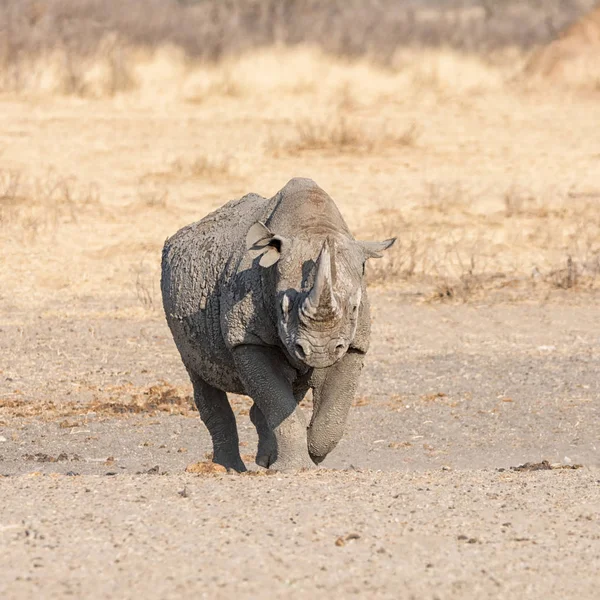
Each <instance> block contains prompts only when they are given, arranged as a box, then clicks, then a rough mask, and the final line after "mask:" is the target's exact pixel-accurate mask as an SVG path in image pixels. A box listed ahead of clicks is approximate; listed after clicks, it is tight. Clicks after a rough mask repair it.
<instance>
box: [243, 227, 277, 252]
mask: <svg viewBox="0 0 600 600" xmlns="http://www.w3.org/2000/svg"><path fill="white" fill-rule="evenodd" d="M272 238H273V233H272V232H271V230H270V229H269V228H268V227H267V226H266V225H265V224H264V223H261V222H260V221H258V222H257V223H254V225H252V227H250V229H249V230H248V233H247V235H246V250H250V248H264V247H265V246H268V245H269V242H270V241H271V239H272Z"/></svg>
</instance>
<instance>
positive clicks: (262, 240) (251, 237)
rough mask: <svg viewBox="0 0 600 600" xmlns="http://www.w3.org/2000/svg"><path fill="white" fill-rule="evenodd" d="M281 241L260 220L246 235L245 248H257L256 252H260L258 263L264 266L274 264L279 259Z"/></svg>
mask: <svg viewBox="0 0 600 600" xmlns="http://www.w3.org/2000/svg"><path fill="white" fill-rule="evenodd" d="M281 242H282V238H281V237H279V236H278V235H274V234H273V232H272V231H271V230H270V229H269V228H268V227H267V226H266V225H265V224H264V223H261V222H260V221H258V222H257V223H254V225H252V227H250V229H249V230H248V234H247V235H246V248H247V249H248V250H258V253H257V254H262V256H261V257H260V260H259V261H258V264H259V265H260V266H261V267H265V268H267V267H270V266H272V265H274V264H275V263H276V262H277V261H278V260H279V257H280V256H281Z"/></svg>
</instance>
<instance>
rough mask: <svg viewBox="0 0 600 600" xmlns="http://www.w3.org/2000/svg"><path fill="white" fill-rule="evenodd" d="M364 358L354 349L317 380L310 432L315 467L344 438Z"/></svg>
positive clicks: (310, 447) (311, 452)
mask: <svg viewBox="0 0 600 600" xmlns="http://www.w3.org/2000/svg"><path fill="white" fill-rule="evenodd" d="M364 356H365V355H364V354H363V353H362V352H358V351H356V350H352V349H350V350H349V351H348V353H347V354H346V355H345V356H344V357H343V358H342V359H341V360H340V361H338V362H337V363H335V364H334V365H332V366H331V367H328V368H327V369H323V371H322V373H321V374H318V375H317V377H316V379H317V381H316V385H315V388H314V390H313V402H314V408H313V415H312V419H311V421H310V425H309V428H308V451H309V453H310V457H311V458H312V460H313V461H314V462H315V464H319V463H320V462H322V461H323V459H324V458H325V457H326V456H327V455H328V454H329V453H330V452H331V451H332V450H333V449H334V448H335V447H336V446H337V443H338V442H339V441H340V439H341V438H342V435H343V433H344V427H345V425H346V419H347V417H348V410H349V409H350V406H351V405H352V400H353V399H354V394H355V393H356V386H357V384H358V378H359V376H360V372H361V370H362V367H363V362H364Z"/></svg>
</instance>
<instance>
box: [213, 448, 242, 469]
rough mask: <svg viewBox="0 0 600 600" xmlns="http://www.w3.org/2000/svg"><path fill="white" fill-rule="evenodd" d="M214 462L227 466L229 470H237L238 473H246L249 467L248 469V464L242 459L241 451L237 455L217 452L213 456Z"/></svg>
mask: <svg viewBox="0 0 600 600" xmlns="http://www.w3.org/2000/svg"><path fill="white" fill-rule="evenodd" d="M213 462H214V463H216V464H218V465H221V466H223V467H225V468H226V469H227V470H228V471H236V472H237V473H245V472H246V471H247V470H248V469H246V465H245V464H244V462H243V461H242V459H241V457H240V456H239V453H238V455H237V456H231V455H228V454H224V453H223V454H221V453H219V452H217V453H215V456H214V458H213Z"/></svg>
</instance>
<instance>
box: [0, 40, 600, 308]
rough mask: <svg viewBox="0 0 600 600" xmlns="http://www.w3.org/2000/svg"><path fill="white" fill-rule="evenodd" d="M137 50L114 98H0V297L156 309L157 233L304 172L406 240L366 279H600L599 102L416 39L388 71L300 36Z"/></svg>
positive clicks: (591, 282) (525, 293)
mask: <svg viewBox="0 0 600 600" xmlns="http://www.w3.org/2000/svg"><path fill="white" fill-rule="evenodd" d="M132 52H133V50H132ZM136 53H137V54H136ZM131 56H132V57H135V61H134V62H132V63H131V65H130V66H131V69H132V71H131V72H132V74H133V81H135V87H133V88H124V89H123V91H122V92H120V93H119V94H117V96H116V97H114V96H111V95H110V94H109V95H108V96H103V95H102V94H98V96H99V97H98V98H95V99H94V98H90V97H86V98H83V99H81V98H77V99H74V98H65V97H62V96H60V95H56V94H55V92H54V91H53V89H54V88H52V86H49V87H48V88H45V89H46V92H45V95H44V94H41V95H35V96H33V95H29V94H25V95H21V96H11V97H10V99H9V98H4V99H0V103H2V109H3V110H2V114H3V115H5V123H6V126H5V127H4V128H3V129H2V132H1V133H0V148H2V160H3V166H2V169H1V170H0V233H1V234H2V235H1V236H0V251H2V253H3V255H4V256H5V257H6V260H5V261H4V263H1V264H0V279H1V280H2V282H3V285H4V287H3V290H4V292H3V294H4V295H3V296H2V297H3V298H4V299H5V300H3V301H5V302H8V300H7V299H10V302H12V303H13V304H14V306H16V307H17V308H22V309H24V310H25V309H30V308H35V307H39V306H42V305H46V304H47V303H52V302H60V304H61V306H64V305H67V306H69V307H72V310H77V306H78V302H80V299H81V298H87V299H90V298H93V299H94V301H95V302H97V303H98V304H100V305H102V304H107V305H110V306H119V310H128V309H130V308H131V307H132V306H141V307H142V308H143V309H144V310H143V312H148V311H150V312H157V311H158V309H159V307H160V302H159V301H158V287H157V282H158V271H159V263H160V248H161V245H162V242H163V241H164V239H165V238H166V237H167V236H168V235H171V234H172V233H173V232H174V231H176V229H177V228H179V227H181V226H182V225H184V224H186V223H189V222H192V221H194V220H197V219H199V218H201V217H202V216H203V215H204V214H206V213H207V212H209V211H211V210H214V209H215V208H216V207H217V206H219V205H221V204H223V203H225V202H226V201H228V200H230V199H233V198H237V197H240V196H242V195H243V194H245V193H248V192H257V193H260V194H262V195H265V196H270V195H272V194H274V193H275V192H276V191H277V190H278V189H280V188H281V187H282V186H283V185H284V184H285V183H286V181H287V180H288V179H289V178H291V177H293V176H309V177H313V178H314V179H315V180H316V181H317V182H318V183H319V184H320V185H321V186H322V187H324V189H326V190H327V191H328V192H329V193H330V194H331V195H332V197H333V198H334V199H335V200H336V202H337V203H338V205H339V207H340V209H341V211H342V213H343V214H344V216H345V217H346V219H347V221H348V223H349V225H350V227H351V229H352V230H353V231H354V232H355V233H356V235H357V236H358V237H361V238H365V239H378V238H388V237H391V236H397V237H398V242H397V244H396V245H395V246H394V248H393V249H391V251H390V252H388V253H386V256H385V257H384V258H382V259H380V260H378V261H371V263H372V264H370V265H369V269H368V277H369V280H370V282H371V284H374V285H381V286H394V287H397V288H399V289H402V290H404V291H406V292H407V293H415V294H419V296H420V297H422V298H431V299H436V300H440V299H443V300H453V301H470V300H473V299H479V298H482V297H487V298H491V297H493V296H494V295H495V294H496V293H503V294H508V295H509V296H510V297H515V298H527V297H531V295H532V294H536V295H538V294H539V293H540V291H542V293H543V294H546V293H552V292H554V291H557V292H561V293H562V292H564V291H565V290H566V291H567V292H568V293H572V292H576V291H579V290H590V289H591V290H593V289H596V288H597V287H598V282H599V268H598V261H599V256H600V233H599V232H600V220H599V217H598V214H599V213H598V211H597V208H596V206H597V201H598V198H599V197H600V188H599V187H598V182H597V178H596V177H595V173H597V170H598V157H599V156H600V149H599V148H598V145H597V140H596V138H595V137H594V136H592V135H590V132H591V131H593V130H594V126H595V123H596V122H597V121H598V119H599V118H600V112H599V108H598V103H597V99H596V98H595V97H590V96H589V95H587V94H586V93H582V92H580V91H578V90H576V89H574V90H570V91H569V92H568V93H569V102H565V96H564V93H565V92H564V91H562V90H558V89H555V88H554V87H553V86H551V85H550V86H546V85H545V84H544V83H543V82H540V83H539V84H538V86H539V87H537V86H530V85H523V86H522V85H521V84H520V83H519V82H515V81H514V78H513V75H514V67H513V66H512V65H509V66H507V65H506V64H505V63H501V64H495V65H492V64H490V63H489V62H487V61H486V60H483V59H481V58H480V57H477V56H473V55H470V56H465V55H463V54H459V53H456V52H453V51H450V50H447V49H443V50H439V51H433V50H427V51H424V50H414V49H413V50H404V51H402V53H401V56H400V55H398V56H399V61H398V62H397V64H396V67H394V68H381V67H380V66H377V65H375V64H374V63H373V62H371V61H369V60H364V59H358V60H347V59H338V58H332V57H331V56H327V55H325V54H323V53H322V52H320V51H318V50H316V49H314V48H306V47H299V48H296V49H294V50H286V49H283V48H279V49H277V50H276V51H274V50H272V49H265V50H261V51H259V52H254V53H248V54H245V55H243V56H241V57H239V58H237V59H233V58H231V59H228V60H227V61H225V62H224V63H223V64H221V65H214V64H198V63H194V62H193V61H190V58H189V56H186V54H185V53H184V52H182V51H181V49H177V48H173V47H162V48H156V50H155V51H154V52H153V53H151V54H148V53H144V52H141V51H139V49H138V50H135V52H133V54H131ZM521 58H522V57H519V56H518V55H517V61H516V62H519V61H520V60H521ZM42 59H43V60H46V61H49V62H46V63H45V64H46V66H47V68H48V69H49V71H48V72H46V71H43V72H44V73H46V75H47V76H48V77H50V78H51V76H52V68H51V66H52V64H53V63H52V60H54V59H53V58H52V55H44V56H42ZM42 59H40V60H42ZM86 60H87V59H86ZM86 60H83V59H82V62H81V63H80V64H78V68H80V69H81V73H83V74H84V75H85V77H88V78H91V79H89V81H91V80H92V79H93V78H94V77H97V80H95V81H96V83H97V84H98V86H99V87H98V88H97V89H102V86H103V85H105V84H104V83H103V82H104V77H105V76H106V73H105V74H104V75H102V73H101V72H99V71H97V70H95V68H92V67H93V66H92V67H90V65H89V64H88V63H87V62H86ZM132 60H133V59H132ZM40 64H42V63H40ZM90 69H91V71H90ZM48 73H49V74H48ZM98 73H100V74H98ZM46 75H45V76H46ZM106 81H107V82H110V77H108V79H106ZM40 89H41V88H40ZM88 89H90V90H91V89H92V88H91V87H90V88H88ZM91 95H92V96H93V95H94V94H91ZM88 96H90V94H88ZM557 140H560V143H558V142H557ZM71 173H76V175H77V177H76V178H75V177H72V176H71V175H69V174H71ZM100 190H102V198H100ZM65 265H68V268H66V267H65ZM47 308H48V307H47ZM51 308H55V307H54V306H51Z"/></svg>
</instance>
